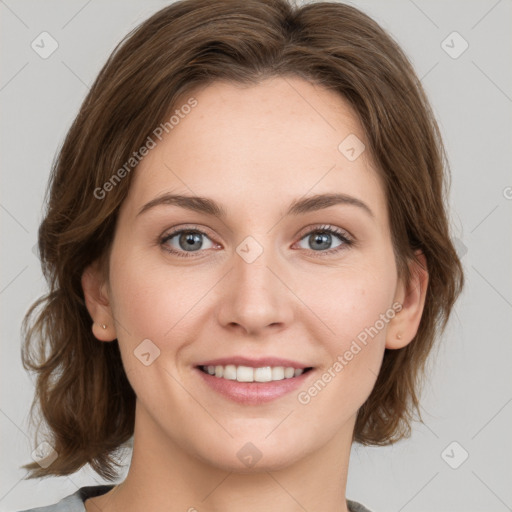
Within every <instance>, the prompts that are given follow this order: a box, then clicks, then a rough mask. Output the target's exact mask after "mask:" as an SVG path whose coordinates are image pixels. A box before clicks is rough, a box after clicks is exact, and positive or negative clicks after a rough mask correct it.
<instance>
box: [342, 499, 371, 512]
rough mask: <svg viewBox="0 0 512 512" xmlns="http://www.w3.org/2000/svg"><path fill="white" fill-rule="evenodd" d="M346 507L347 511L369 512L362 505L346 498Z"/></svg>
mask: <svg viewBox="0 0 512 512" xmlns="http://www.w3.org/2000/svg"><path fill="white" fill-rule="evenodd" d="M347 507H348V510H349V512H371V511H370V510H368V509H367V508H366V507H365V506H364V505H361V503H358V502H357V501H351V500H347Z"/></svg>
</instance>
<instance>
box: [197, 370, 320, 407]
mask: <svg viewBox="0 0 512 512" xmlns="http://www.w3.org/2000/svg"><path fill="white" fill-rule="evenodd" d="M251 364H254V363H251ZM261 364H262V363H258V366H248V365H247V362H246V363H245V364H238V365H236V364H201V365H197V366H195V367H194V371H195V372H196V375H198V376H199V377H200V380H201V381H202V382H203V383H205V384H206V387H205V388H204V390H205V392H209V391H210V390H213V391H214V392H216V393H218V394H219V395H221V396H222V397H223V398H225V399H226V398H227V399H229V400H230V401H232V402H236V403H238V404H242V405H261V404H265V403H268V402H271V401H273V400H277V399H279V398H281V397H284V396H285V395H288V394H291V393H292V392H293V391H296V390H297V389H298V388H299V387H300V386H305V383H306V381H307V380H309V379H310V376H311V375H314V373H315V372H314V367H311V366H310V367H305V366H304V367H301V365H300V364H298V363H297V364H296V366H270V365H268V366H260V365H261ZM263 364H264V363H263Z"/></svg>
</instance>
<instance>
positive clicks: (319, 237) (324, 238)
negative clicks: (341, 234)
mask: <svg viewBox="0 0 512 512" xmlns="http://www.w3.org/2000/svg"><path fill="white" fill-rule="evenodd" d="M310 240H311V241H312V246H313V248H314V245H315V244H316V243H319V244H320V245H321V247H317V249H328V248H329V245H330V244H331V235H330V234H329V233H325V232H319V233H316V234H314V235H311V236H310Z"/></svg>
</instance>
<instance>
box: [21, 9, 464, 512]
mask: <svg viewBox="0 0 512 512" xmlns="http://www.w3.org/2000/svg"><path fill="white" fill-rule="evenodd" d="M445 178H446V175H445V174H444V148H443V144H442V140H441V137H440V134H439V130H438V127H437V124H436V121H435V119H434V116H433V114H432V112H431V109H430V107H429V104H428V100H427V98H426V96H425V93H424V91H423V90H422V87H421V84H420V82H419V80H418V79H417V77H416V75H415V74H414V71H413V69H412V67H411V65H410V63H409V62H408V60H407V58H406V57H405V55H404V54H403V52H402V51H401V49H400V48H399V47H398V46H397V44H396V43H395V42H394V41H393V40H392V39H391V38H390V36H389V35H387V34H386V33H385V32H384V31H383V30H382V29H381V28H380V27H379V26H378V25H377V24H376V23H375V22H374V21H373V20H371V19H370V18H369V17H368V16H366V15H365V14H363V13H362V12H361V11H359V10H357V9H356V8H354V7H351V6H347V5H344V4H339V3H318V4H315V3H312V4H308V5H305V6H303V7H295V6H293V5H292V4H291V3H289V2H288V1H286V0H275V1H274V0H249V1H228V0H221V1H216V2H213V3H212V2H209V1H206V0H184V1H181V2H177V3H173V4H172V5H170V6H168V7H166V8H164V9H162V10H161V11H159V12H157V13H156V14H155V15H153V16H152V17H151V18H150V19H148V20H147V21H145V22H144V23H142V24H141V25H140V26H139V27H138V28H137V29H136V30H134V31H133V32H132V33H131V34H129V36H128V37H127V38H126V40H125V41H123V42H122V44H120V46H119V47H118V48H116V50H115V51H114V52H113V54H112V56H111V57H110V58H109V60H108V62H107V63H106V65H105V66H104V68H103V69H102V71H101V72H100V74H99V76H98V78H97V80H96V82H95V83H94V85H93V87H92V88H91V90H90V92H89V94H88V96H87V98H86V99H85V101H84V103H83V105H82V108H81V110H80V112H79V114H78V116H77V117H76V119H75V122H74V123H73V125H72V127H71V129H70V131H69V133H68V136H67V138H66V140H65V143H64V145H63V147H62V149H61V151H60V154H59V158H58V160H57V162H56V164H55V166H54V169H53V173H52V177H51V181H50V189H49V199H48V208H47V212H46V216H45V218H44V220H43V222H42V224H41V227H40V231H39V250H40V254H41V260H42V262H43V270H44V272H45V276H46V277H47V279H48V282H49V287H50V290H49V293H48V295H47V296H45V297H43V298H41V299H40V300H39V301H38V302H37V303H36V304H35V305H34V306H33V307H32V308H31V310H29V312H28V313H27V317H26V324H25V327H26V345H25V347H24V353H23V361H24V365H25V367H26V368H27V369H30V370H33V371H35V372H37V374H38V381H37V395H36V398H35V401H34V405H36V404H37V405H39V406H40V408H41V413H42V417H43V419H44V421H45V423H46V424H47V425H48V427H49V428H50V431H51V433H52V438H51V439H48V440H44V441H43V443H42V446H43V447H44V449H42V450H40V452H42V455H41V456H40V457H38V460H36V462H34V463H31V464H27V465H26V466H24V467H26V468H27V469H29V470H30V471H31V473H30V478H39V477H43V476H49V475H66V474H71V473H73V472H75V471H77V470H78V469H79V468H81V467H82V466H83V465H84V464H87V463H89V464H90V465H91V467H92V468H93V469H94V470H95V471H97V472H98V473H99V474H100V475H101V476H103V477H104V478H106V479H109V480H114V479H115V478H116V471H115V462H116V461H115V455H116V453H117V450H119V449H120V448H121V447H123V446H126V443H127V442H129V441H130V440H131V439H132V436H133V456H132V460H131V464H130V469H129V472H128V475H127V477H126V479H125V480H124V481H123V482H122V483H121V484H119V485H108V486H91V487H83V488H81V489H80V490H79V491H77V493H75V494H73V495H71V496H68V497H66V498H65V499H63V500H62V501H61V502H60V503H59V504H56V505H53V506H50V507H49V508H42V509H41V510H46V511H51V510H61V509H62V510H81V511H83V510H87V511H88V512H90V511H96V510H102V511H103V512H109V511H114V510H123V511H132V510H133V511H136V510H137V511H138V510H153V511H159V510H166V511H169V510H189V511H193V510H198V511H201V510H223V511H229V510H232V509H235V508H238V509H239V508H240V507H243V508H244V509H245V510H251V511H256V510H266V511H268V510H280V511H287V510H299V509H300V510H322V511H327V512H329V511H364V510H367V509H366V508H365V507H364V506H363V505H361V504H360V503H357V502H355V501H351V500H347V498H346V496H345V488H346V481H347V474H348V465H349V455H350V448H351V445H352V443H353V442H358V443H362V444H367V445H382V444H388V443H393V442H396V441H398V440H399V439H401V438H403V437H406V436H408V435H409V433H410V423H411V420H412V419H413V417H414V414H415V413H418V414H419V403H418V393H419V391H418V385H419V383H420V377H421V372H422V370H423V367H424V363H425V360H426V358H427V356H428V354H429V351H430V349H431V347H432V345H433V343H434V340H435V337H436V336H437V334H438V333H439V331H440V330H442V329H443V328H444V327H445V325H446V322H447V321H448V318H449V315H450V311H451V308H452V306H453V304H454V302H455V300H456V298H457V296H458V294H459V293H460V290H461V288H462V285H463V273H462V268H461V264H460V261H459V259H458V257H457V254H456V252H455V249H454V247H453V245H452V243H451V240H450V236H449V229H448V219H447V214H446V205H445V197H446V189H445V181H444V180H445ZM37 308H39V310H37ZM36 310H37V315H36ZM34 316H35V318H34ZM36 339H41V341H42V342H43V344H44V346H46V347H47V353H46V355H45V357H42V360H39V359H38V355H37V354H36V353H35V351H34V350H33V345H32V344H33V343H34V341H35V340H36ZM40 443H41V440H37V441H36V444H39V446H41V444H40ZM58 507H62V508H58ZM34 510H38V509H34Z"/></svg>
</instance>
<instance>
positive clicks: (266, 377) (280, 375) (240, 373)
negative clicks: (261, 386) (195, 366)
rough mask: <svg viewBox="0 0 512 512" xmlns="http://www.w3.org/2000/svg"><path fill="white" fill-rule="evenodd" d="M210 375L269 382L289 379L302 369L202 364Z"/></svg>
mask: <svg viewBox="0 0 512 512" xmlns="http://www.w3.org/2000/svg"><path fill="white" fill-rule="evenodd" d="M202 368H203V369H204V370H205V371H206V372H208V373H209V374H210V375H215V377H222V378H224V379H229V380H237V381H238V382H270V381H272V380H283V379H291V378H292V377H298V376H299V375H301V374H302V373H304V370H303V369H302V368H300V369H299V368H293V367H291V366H288V367H284V366H263V367H262V368H252V367H251V366H235V365H234V364H228V365H226V366H222V365H217V366H213V365H210V366H203V367H202Z"/></svg>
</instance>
